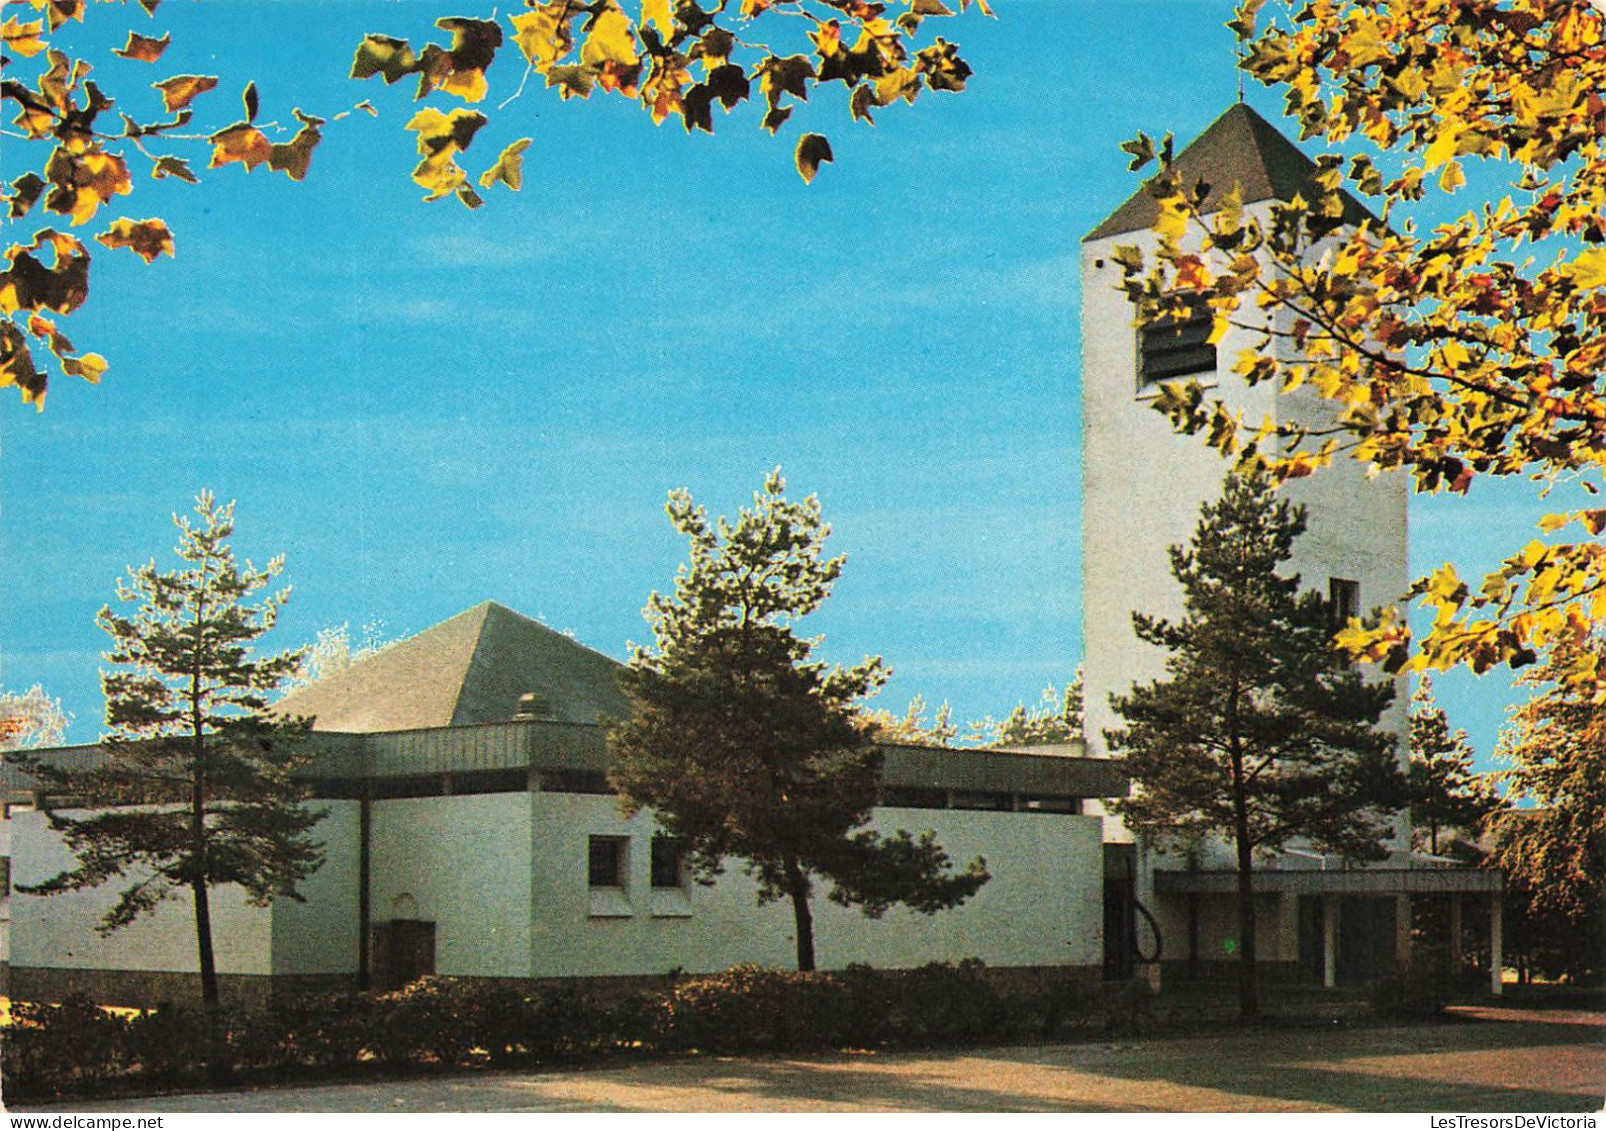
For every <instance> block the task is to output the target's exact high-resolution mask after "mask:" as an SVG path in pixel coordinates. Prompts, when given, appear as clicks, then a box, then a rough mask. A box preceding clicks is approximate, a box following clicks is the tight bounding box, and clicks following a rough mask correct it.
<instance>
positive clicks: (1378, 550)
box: [1082, 103, 1499, 984]
mask: <svg viewBox="0 0 1606 1131" xmlns="http://www.w3.org/2000/svg"><path fill="white" fill-rule="evenodd" d="M1177 166H1178V168H1179V170H1180V172H1181V174H1182V177H1183V181H1184V183H1186V184H1189V185H1193V184H1195V183H1197V182H1198V181H1201V180H1202V181H1204V182H1206V183H1207V184H1208V185H1209V186H1210V197H1209V199H1208V200H1207V203H1206V208H1207V209H1208V208H1209V207H1210V205H1211V204H1212V203H1213V202H1214V201H1215V200H1218V199H1219V198H1220V196H1221V195H1222V194H1225V193H1227V192H1229V191H1230V190H1231V189H1232V188H1233V186H1234V185H1236V186H1238V188H1239V190H1240V192H1241V198H1242V201H1243V203H1244V205H1245V211H1246V214H1248V215H1251V216H1254V217H1256V218H1258V219H1261V220H1262V221H1264V220H1265V219H1266V218H1267V216H1268V215H1269V213H1270V207H1271V203H1272V202H1273V201H1277V200H1291V199H1292V198H1293V197H1294V195H1295V194H1296V193H1303V194H1304V196H1305V198H1306V199H1311V198H1312V194H1313V190H1312V188H1311V186H1310V181H1311V178H1312V176H1313V174H1314V173H1315V172H1316V166H1315V164H1314V162H1312V161H1311V160H1310V158H1308V157H1306V156H1305V154H1304V153H1302V152H1301V151H1300V150H1299V149H1298V147H1296V146H1295V145H1294V144H1293V143H1292V142H1291V141H1289V140H1288V139H1287V138H1286V137H1284V136H1283V135H1282V134H1281V133H1279V132H1278V130H1277V129H1276V128H1275V127H1273V126H1272V125H1271V124H1270V123H1269V122H1267V121H1266V120H1265V119H1264V118H1262V117H1261V116H1260V115H1259V114H1257V113H1256V112H1255V111H1254V110H1252V109H1250V108H1249V107H1248V106H1247V105H1245V104H1243V103H1238V104H1236V105H1234V106H1232V107H1231V108H1230V109H1229V110H1227V112H1226V113H1224V114H1223V115H1222V116H1221V117H1220V118H1218V119H1217V120H1216V121H1215V122H1214V123H1213V124H1212V125H1211V126H1210V127H1209V128H1208V129H1207V130H1205V132H1204V133H1203V134H1201V135H1200V136H1199V137H1198V138H1197V139H1196V140H1195V141H1194V142H1193V143H1192V144H1190V145H1189V146H1188V147H1187V148H1186V149H1184V150H1183V151H1182V153H1181V154H1180V155H1179V156H1178V158H1177ZM1348 204H1349V206H1350V207H1351V209H1352V210H1353V212H1352V218H1353V219H1356V220H1358V219H1359V218H1360V217H1361V216H1362V215H1364V212H1363V211H1362V210H1361V206H1360V205H1359V204H1358V203H1356V202H1354V201H1353V200H1350V201H1348ZM1155 215H1156V203H1155V200H1154V198H1153V197H1152V196H1150V195H1149V193H1148V192H1147V191H1146V190H1143V189H1140V190H1139V191H1138V192H1136V193H1135V194H1133V196H1132V197H1131V198H1130V199H1128V200H1127V201H1126V203H1124V204H1122V205H1121V207H1120V208H1118V209H1116V210H1115V212H1114V213H1112V214H1111V215H1110V217H1109V218H1108V219H1106V220H1105V221H1104V222H1103V223H1102V224H1100V225H1099V226H1098V227H1097V228H1095V229H1093V231H1092V232H1090V233H1089V234H1088V235H1087V236H1086V237H1085V239H1084V241H1083V243H1082V407H1083V425H1082V427H1083V432H1082V443H1083V455H1082V460H1083V464H1082V468H1083V501H1082V530H1083V544H1082V584H1083V598H1082V600H1083V610H1082V615H1083V633H1084V637H1083V639H1084V645H1085V666H1084V679H1085V692H1086V694H1085V710H1086V720H1087V727H1086V739H1087V747H1088V753H1089V754H1093V755H1107V754H1109V753H1110V751H1109V750H1108V745H1107V743H1106V742H1105V739H1104V731H1105V730H1106V729H1107V728H1112V727H1116V726H1118V725H1119V724H1120V720H1119V719H1118V718H1117V717H1116V716H1115V714H1114V712H1113V710H1112V709H1111V707H1110V696H1111V695H1112V694H1120V693H1124V692H1125V691H1127V689H1129V688H1130V687H1131V686H1132V685H1133V684H1135V683H1144V682H1148V681H1150V680H1153V679H1155V678H1157V677H1160V676H1162V675H1163V674H1164V666H1163V664H1164V658H1165V656H1164V653H1163V652H1162V651H1161V650H1160V649H1158V648H1155V647H1153V646H1151V645H1148V644H1144V643H1143V642H1141V641H1140V640H1138V638H1137V636H1136V634H1135V633H1134V631H1133V626H1132V614H1133V612H1134V611H1141V612H1145V613H1149V614H1152V615H1159V616H1164V617H1168V618H1171V619H1177V618H1179V617H1180V616H1181V615H1182V612H1183V605H1182V592H1181V587H1180V585H1179V584H1178V583H1177V581H1176V580H1175V579H1174V578H1173V577H1172V575H1171V571H1170V561H1169V558H1168V554H1167V549H1168V547H1170V546H1172V545H1175V544H1179V543H1186V542H1187V541H1188V540H1189V539H1190V538H1191V537H1192V535H1193V531H1194V527H1195V525H1196V523H1197V522H1198V520H1199V508H1200V505H1201V504H1202V503H1204V502H1206V501H1209V500H1213V499H1216V498H1218V497H1219V496H1220V494H1221V491H1222V486H1223V480H1224V478H1225V475H1226V473H1227V469H1228V466H1229V465H1228V462H1227V461H1226V460H1224V459H1223V458H1222V457H1221V456H1220V454H1219V453H1217V452H1216V451H1214V450H1212V449H1210V448H1209V447H1208V446H1207V445H1206V444H1205V443H1204V441H1203V440H1202V438H1200V437H1196V436H1178V435H1176V434H1174V433H1173V431H1172V429H1171V425H1170V422H1169V421H1168V420H1167V419H1166V417H1164V416H1163V415H1162V414H1160V413H1159V412H1156V411H1155V410H1154V407H1153V404H1152V402H1153V400H1154V398H1155V396H1156V393H1157V391H1158V389H1159V388H1160V386H1161V384H1162V383H1163V382H1166V381H1168V380H1172V379H1184V378H1192V379H1195V380H1198V381H1200V382H1201V383H1202V384H1203V385H1205V386H1206V387H1207V388H1208V389H1209V390H1210V392H1211V393H1212V395H1214V396H1219V397H1221V398H1222V399H1224V400H1225V401H1226V402H1227V403H1228V404H1229V405H1230V406H1231V407H1233V408H1235V409H1237V410H1240V411H1241V412H1242V413H1243V415H1244V418H1245V419H1246V420H1248V421H1250V422H1255V423H1258V422H1259V421H1260V420H1261V419H1263V418H1266V417H1269V418H1271V419H1273V420H1276V421H1299V422H1301V423H1304V424H1307V425H1309V424H1318V425H1319V424H1321V423H1322V422H1325V421H1330V420H1332V419H1333V417H1334V412H1335V410H1334V407H1333V405H1332V403H1331V402H1328V401H1326V400H1323V399H1322V398H1320V397H1319V396H1317V395H1316V394H1315V393H1314V392H1313V391H1311V390H1310V389H1309V388H1308V387H1302V388H1300V389H1297V390H1295V391H1293V392H1292V393H1284V392H1282V391H1281V390H1280V389H1279V388H1278V387H1277V385H1276V382H1265V383H1262V384H1261V385H1258V386H1256V387H1254V388H1250V387H1249V386H1248V385H1247V384H1246V383H1245V382H1244V381H1243V380H1242V379H1241V378H1240V377H1238V376H1237V375H1236V374H1235V373H1234V372H1233V363H1234V361H1235V360H1236V359H1237V356H1238V354H1239V352H1240V351H1241V350H1243V349H1245V348H1248V347H1250V346H1252V345H1257V344H1258V342H1259V337H1260V336H1259V335H1258V334H1257V333H1255V332H1254V331H1252V330H1245V329H1237V328H1234V329H1233V330H1230V331H1229V332H1228V333H1227V334H1226V336H1225V337H1224V338H1223V339H1222V340H1221V341H1220V342H1219V343H1218V344H1216V345H1214V346H1212V345H1210V344H1209V343H1208V336H1209V332H1210V317H1209V315H1208V313H1204V314H1203V315H1202V316H1201V317H1200V318H1199V319H1198V320H1197V321H1195V322H1193V323H1185V324H1183V325H1182V326H1181V327H1180V328H1179V327H1177V326H1176V325H1175V324H1174V323H1173V324H1171V325H1170V326H1168V327H1166V328H1164V329H1163V330H1162V329H1150V330H1147V331H1146V330H1145V328H1143V327H1140V326H1138V325H1136V324H1135V323H1134V311H1133V307H1132V305H1131V303H1130V301H1129V300H1128V299H1127V297H1126V295H1125V294H1124V293H1123V292H1122V291H1121V290H1120V289H1119V284H1120V282H1121V275H1122V272H1121V267H1120V265H1119V264H1118V263H1117V262H1116V261H1115V259H1114V254H1113V253H1114V252H1115V249H1116V248H1118V247H1120V246H1122V245H1137V246H1138V247H1139V248H1141V249H1142V250H1143V251H1144V253H1145V255H1146V256H1149V255H1150V254H1152V252H1153V250H1154V248H1155V247H1156V244H1157V242H1158V240H1157V237H1156V236H1155V234H1154V233H1153V232H1152V231H1151V230H1150V228H1151V225H1152V224H1153V222H1154V219H1155ZM1264 316H1265V315H1264V314H1263V312H1261V311H1259V310H1258V309H1257V308H1256V307H1255V306H1254V305H1253V304H1252V303H1245V305H1244V306H1243V307H1242V308H1240V310H1239V312H1238V315H1237V319H1238V320H1239V321H1249V320H1251V319H1254V318H1256V317H1264ZM1280 344H1282V339H1277V340H1276V341H1275V342H1274V344H1273V346H1272V347H1271V348H1274V349H1275V348H1278V346H1279V345H1280ZM1284 348H1286V346H1285V347H1284ZM1408 488H1409V484H1408V483H1407V481H1406V478H1405V476H1404V475H1403V474H1400V473H1390V474H1384V475H1378V476H1375V477H1372V478H1368V477H1367V475H1366V471H1365V468H1364V466H1362V465H1361V464H1360V463H1358V462H1357V461H1353V460H1349V459H1346V458H1343V457H1341V456H1340V457H1338V458H1336V459H1335V461H1334V465H1333V466H1332V467H1330V468H1327V469H1323V470H1321V471H1318V472H1317V473H1316V474H1315V475H1313V476H1311V477H1309V478H1306V479H1301V480H1296V481H1293V482H1291V483H1290V484H1288V485H1287V486H1286V487H1284V488H1283V493H1284V495H1285V497H1288V498H1289V499H1290V500H1291V501H1293V502H1296V503H1301V504H1303V505H1304V506H1305V507H1306V509H1307V518H1308V527H1307V532H1306V533H1305V535H1304V536H1303V537H1301V538H1300V539H1299V540H1298V541H1297V542H1296V543H1295V547H1294V558H1293V561H1292V562H1291V563H1290V565H1289V567H1288V568H1290V569H1291V570H1293V571H1295V572H1297V573H1298V574H1299V575H1300V578H1301V580H1302V583H1303V585H1304V587H1305V588H1307V589H1314V590H1316V591H1317V592H1320V593H1322V594H1323V595H1324V596H1325V597H1327V598H1328V599H1329V600H1330V601H1332V602H1333V605H1334V610H1335V614H1336V615H1338V616H1341V617H1347V616H1348V615H1351V614H1362V615H1364V614H1365V613H1367V612H1369V611H1371V610H1372V609H1375V608H1378V607H1380V606H1384V605H1389V604H1393V603H1395V602H1398V601H1399V600H1400V598H1401V596H1402V595H1403V594H1404V593H1405V591H1406V589H1407V587H1408V585H1409V574H1408V562H1407V539H1406V533H1407V525H1406V505H1407V500H1408V495H1409V490H1408ZM1408 697H1409V688H1408V685H1407V681H1406V679H1405V678H1403V677H1401V678H1400V679H1398V680H1397V681H1396V694H1395V701H1394V703H1393V705H1392V706H1391V707H1390V708H1389V709H1388V712H1387V713H1386V714H1385V715H1384V717H1383V719H1382V720H1381V724H1380V725H1381V726H1382V727H1384V728H1385V729H1387V730H1390V731H1392V732H1393V733H1395V734H1397V735H1398V736H1399V739H1400V744H1399V749H1400V758H1401V760H1402V762H1403V761H1404V760H1405V759H1406V757H1407V755H1408V750H1407V745H1406V735H1407V721H1406V719H1407V707H1408ZM1112 831H1115V832H1116V836H1117V839H1119V837H1120V836H1121V835H1123V834H1121V833H1119V831H1118V826H1117V828H1116V829H1115V830H1112ZM1107 835H1108V834H1107ZM1390 847H1391V848H1392V849H1393V851H1392V852H1391V854H1390V859H1389V860H1388V861H1387V862H1385V863H1383V864H1381V865H1380V866H1374V867H1369V868H1366V869H1364V870H1357V871H1350V870H1347V869H1345V868H1344V866H1343V864H1342V862H1340V861H1338V860H1337V859H1336V858H1327V859H1324V858H1322V857H1320V856H1317V855H1315V854H1313V853H1300V852H1288V853H1284V854H1283V855H1281V856H1279V857H1277V858H1274V859H1272V860H1268V861H1266V864H1265V871H1264V872H1262V873H1261V876H1262V878H1261V879H1259V880H1257V887H1258V888H1259V890H1261V891H1262V892H1263V893H1264V895H1263V897H1262V903H1263V909H1262V913H1261V916H1260V917H1259V919H1258V921H1257V922H1258V925H1257V929H1256V934H1257V938H1258V939H1259V940H1260V945H1259V952H1260V955H1261V956H1262V958H1263V959H1264V960H1267V964H1268V965H1271V964H1277V965H1281V966H1282V967H1283V968H1284V971H1283V972H1284V973H1285V974H1286V975H1287V976H1290V977H1302V978H1303V979H1304V980H1317V979H1319V980H1322V981H1325V982H1327V983H1328V984H1332V982H1333V981H1334V980H1335V978H1338V979H1339V980H1343V978H1344V977H1345V976H1346V975H1345V970H1347V971H1348V974H1347V976H1348V977H1350V978H1351V979H1354V980H1361V979H1364V978H1368V977H1372V976H1375V975H1376V974H1377V973H1378V972H1380V970H1381V969H1383V968H1385V967H1386V965H1387V964H1389V963H1391V962H1392V961H1395V960H1400V959H1403V958H1404V957H1405V956H1406V955H1407V954H1408V953H1409V949H1410V937H1411V898H1412V896H1413V894H1416V895H1423V896H1425V895H1427V894H1429V893H1433V894H1434V895H1435V896H1449V895H1450V893H1452V892H1457V893H1459V892H1473V891H1477V892H1488V891H1489V890H1490V876H1489V874H1487V873H1471V874H1469V872H1468V871H1467V870H1465V869H1447V868H1442V867H1439V866H1438V862H1433V861H1428V860H1426V859H1424V858H1420V857H1413V856H1412V855H1411V853H1410V829H1409V822H1408V820H1407V819H1406V818H1405V817H1404V816H1403V815H1402V816H1401V818H1400V821H1399V828H1398V835H1397V836H1396V837H1395V839H1394V843H1393V844H1392V845H1391V846H1390ZM1183 867H1184V863H1183V861H1181V860H1180V859H1178V858H1177V857H1176V856H1175V855H1170V856H1160V855H1157V854H1156V853H1154V852H1153V851H1151V850H1150V849H1149V847H1148V846H1145V845H1142V844H1139V845H1137V846H1136V851H1135V856H1134V857H1133V865H1131V866H1128V868H1129V871H1130V873H1131V874H1132V875H1133V877H1134V879H1135V894H1136V896H1137V897H1138V898H1139V899H1140V900H1142V901H1143V902H1144V903H1145V904H1146V905H1148V906H1150V907H1152V908H1153V910H1154V912H1155V913H1156V915H1157V917H1158V923H1159V927H1158V929H1159V931H1160V933H1161V934H1162V935H1163V936H1166V937H1165V946H1164V950H1165V955H1166V957H1165V965H1166V967H1167V968H1168V969H1170V968H1171V965H1172V963H1173V961H1176V960H1180V959H1186V960H1187V961H1188V964H1189V967H1190V968H1191V969H1192V970H1193V971H1194V972H1195V973H1197V972H1199V971H1200V969H1201V968H1202V967H1203V966H1206V965H1208V964H1209V963H1212V962H1219V961H1222V960H1224V959H1225V958H1227V957H1229V956H1230V955H1231V954H1232V952H1233V947H1234V945H1235V944H1234V940H1233V937H1232V936H1233V935H1235V934H1236V927H1235V922H1234V918H1233V915H1234V912H1233V910H1232V907H1231V899H1230V894H1229V893H1230V892H1231V890H1232V882H1233V881H1232V876H1231V875H1230V871H1229V870H1230V867H1231V863H1230V856H1229V855H1228V853H1227V850H1226V846H1225V845H1222V846H1220V854H1219V855H1218V856H1211V855H1209V854H1207V855H1206V857H1205V858H1204V859H1203V860H1202V861H1194V862H1192V864H1191V867H1193V868H1194V869H1195V870H1194V871H1191V872H1189V873H1188V874H1186V875H1185V874H1183V872H1182V871H1181V870H1182V869H1183ZM1493 885H1494V888H1495V891H1496V894H1495V896H1494V898H1495V900H1496V901H1498V898H1499V897H1498V894H1497V893H1498V877H1497V876H1496V877H1493ZM1459 899H1460V896H1459V894H1457V895H1455V896H1454V897H1453V899H1452V901H1453V902H1455V903H1456V908H1455V911H1454V915H1455V919H1456V921H1457V922H1458V923H1459V917H1460V912H1459ZM1341 903H1342V907H1341V906H1340V904H1341ZM1494 914H1495V915H1498V912H1495V913H1494ZM1341 919H1342V920H1343V921H1344V923H1343V928H1342V930H1341V928H1340V920H1341ZM1107 929H1108V928H1107ZM1341 934H1342V935H1343V938H1342V939H1341V937H1340V936H1341ZM1140 949H1141V948H1140ZM1389 952H1393V953H1392V954H1390V953H1389ZM1341 965H1342V967H1343V969H1341Z"/></svg>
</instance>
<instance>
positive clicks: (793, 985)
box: [656, 966, 852, 1052]
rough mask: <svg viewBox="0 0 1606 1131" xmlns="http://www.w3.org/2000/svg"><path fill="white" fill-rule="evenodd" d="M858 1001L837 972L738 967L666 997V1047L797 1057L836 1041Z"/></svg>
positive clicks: (662, 1026) (662, 1024)
mask: <svg viewBox="0 0 1606 1131" xmlns="http://www.w3.org/2000/svg"><path fill="white" fill-rule="evenodd" d="M851 1004H852V998H851V995H850V994H849V993H848V992H847V991H846V989H845V987H844V986H843V985H842V984H841V983H840V982H839V981H838V980H837V979H835V978H834V977H832V976H831V975H829V974H821V973H798V972H795V971H791V970H769V969H765V968H764V967H761V966H736V967H732V968H731V969H729V970H726V971H725V972H724V973H721V974H708V975H704V976H701V977H694V978H687V979H685V980H683V981H681V982H678V983H677V984H676V985H675V986H674V987H673V988H672V989H670V990H669V991H668V993H667V994H665V995H664V997H663V999H662V1001H661V1003H660V1006H659V1016H660V1021H659V1025H658V1032H657V1034H656V1036H657V1041H658V1044H659V1045H660V1047H662V1048H665V1049H675V1050H689V1049H701V1050H703V1051H706V1052H742V1051H792V1050H804V1049H813V1048H824V1047H829V1046H830V1045H832V1044H834V1043H836V1040H837V1036H838V1034H839V1032H840V1030H841V1029H842V1028H843V1020H844V1019H845V1018H846V1017H847V1016H848V1015H849V1012H850V1009H851Z"/></svg>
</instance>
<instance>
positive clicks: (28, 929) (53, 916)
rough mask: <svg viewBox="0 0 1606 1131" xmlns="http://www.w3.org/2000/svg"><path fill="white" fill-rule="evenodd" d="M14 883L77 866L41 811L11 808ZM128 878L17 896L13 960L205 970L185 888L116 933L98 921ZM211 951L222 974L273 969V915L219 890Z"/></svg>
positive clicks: (214, 894) (213, 903)
mask: <svg viewBox="0 0 1606 1131" xmlns="http://www.w3.org/2000/svg"><path fill="white" fill-rule="evenodd" d="M11 837H12V847H13V849H14V852H13V855H12V862H11V883H12V887H13V890H14V889H15V888H16V887H18V886H20V885H24V884H36V883H39V882H41V881H43V880H46V879H48V878H49V877H51V876H53V875H56V874H57V873H59V872H61V871H63V870H65V869H68V868H71V867H72V866H73V856H72V853H71V852H70V851H69V850H68V848H67V846H66V844H64V843H63V842H62V839H61V837H60V836H58V835H57V834H56V833H55V832H54V831H52V830H51V828H50V826H49V825H48V824H47V823H46V821H45V816H44V814H43V813H37V812H26V813H16V814H13V816H12V819H11ZM137 878H138V875H137V874H131V877H130V878H129V879H124V880H112V881H109V882H108V883H106V884H103V885H101V886H100V887H98V888H89V889H86V890H83V891H77V892H67V893H63V894H61V895H52V896H38V895H24V894H21V893H20V892H19V893H16V894H14V895H13V896H12V924H11V928H12V930H11V963H12V965H13V966H19V967H20V966H41V967H52V968H60V969H73V970H101V969H123V970H149V971H160V972H165V973H194V972H196V971H197V970H199V969H200V960H199V958H198V957H197V955H196V945H195V909H194V905H193V903H192V901H191V899H190V896H189V894H188V893H187V892H185V893H181V894H178V895H176V896H175V897H174V898H173V899H170V900H168V901H167V902H165V903H163V904H162V905H161V906H160V907H159V908H158V909H157V910H156V911H155V912H154V913H153V914H151V915H147V916H143V917H142V918H140V919H138V920H136V921H135V922H134V923H132V924H130V925H129V926H127V927H124V928H122V929H121V930H119V931H116V932H114V933H112V934H111V935H101V934H99V933H97V932H96V930H95V927H96V925H97V924H98V923H99V922H100V919H101V917H102V916H103V915H104V914H105V913H106V912H107V911H108V910H110V909H111V907H112V906H113V905H114V904H115V903H116V902H117V896H118V894H119V893H120V892H121V891H123V890H124V888H126V887H127V886H128V884H129V883H130V882H132V880H133V879H137ZM207 902H208V906H209V907H210V908H211V912H212V949H213V956H214V958H215V959H216V962H217V970H218V973H220V974H267V973H269V972H270V971H271V969H272V927H271V914H270V912H269V910H268V909H267V908H265V907H252V906H250V905H249V904H247V903H246V901H245V893H244V891H242V890H241V889H240V888H238V887H236V886H233V885H227V886H223V887H217V888H213V889H212V891H211V894H210V896H209V898H208V900H207Z"/></svg>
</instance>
